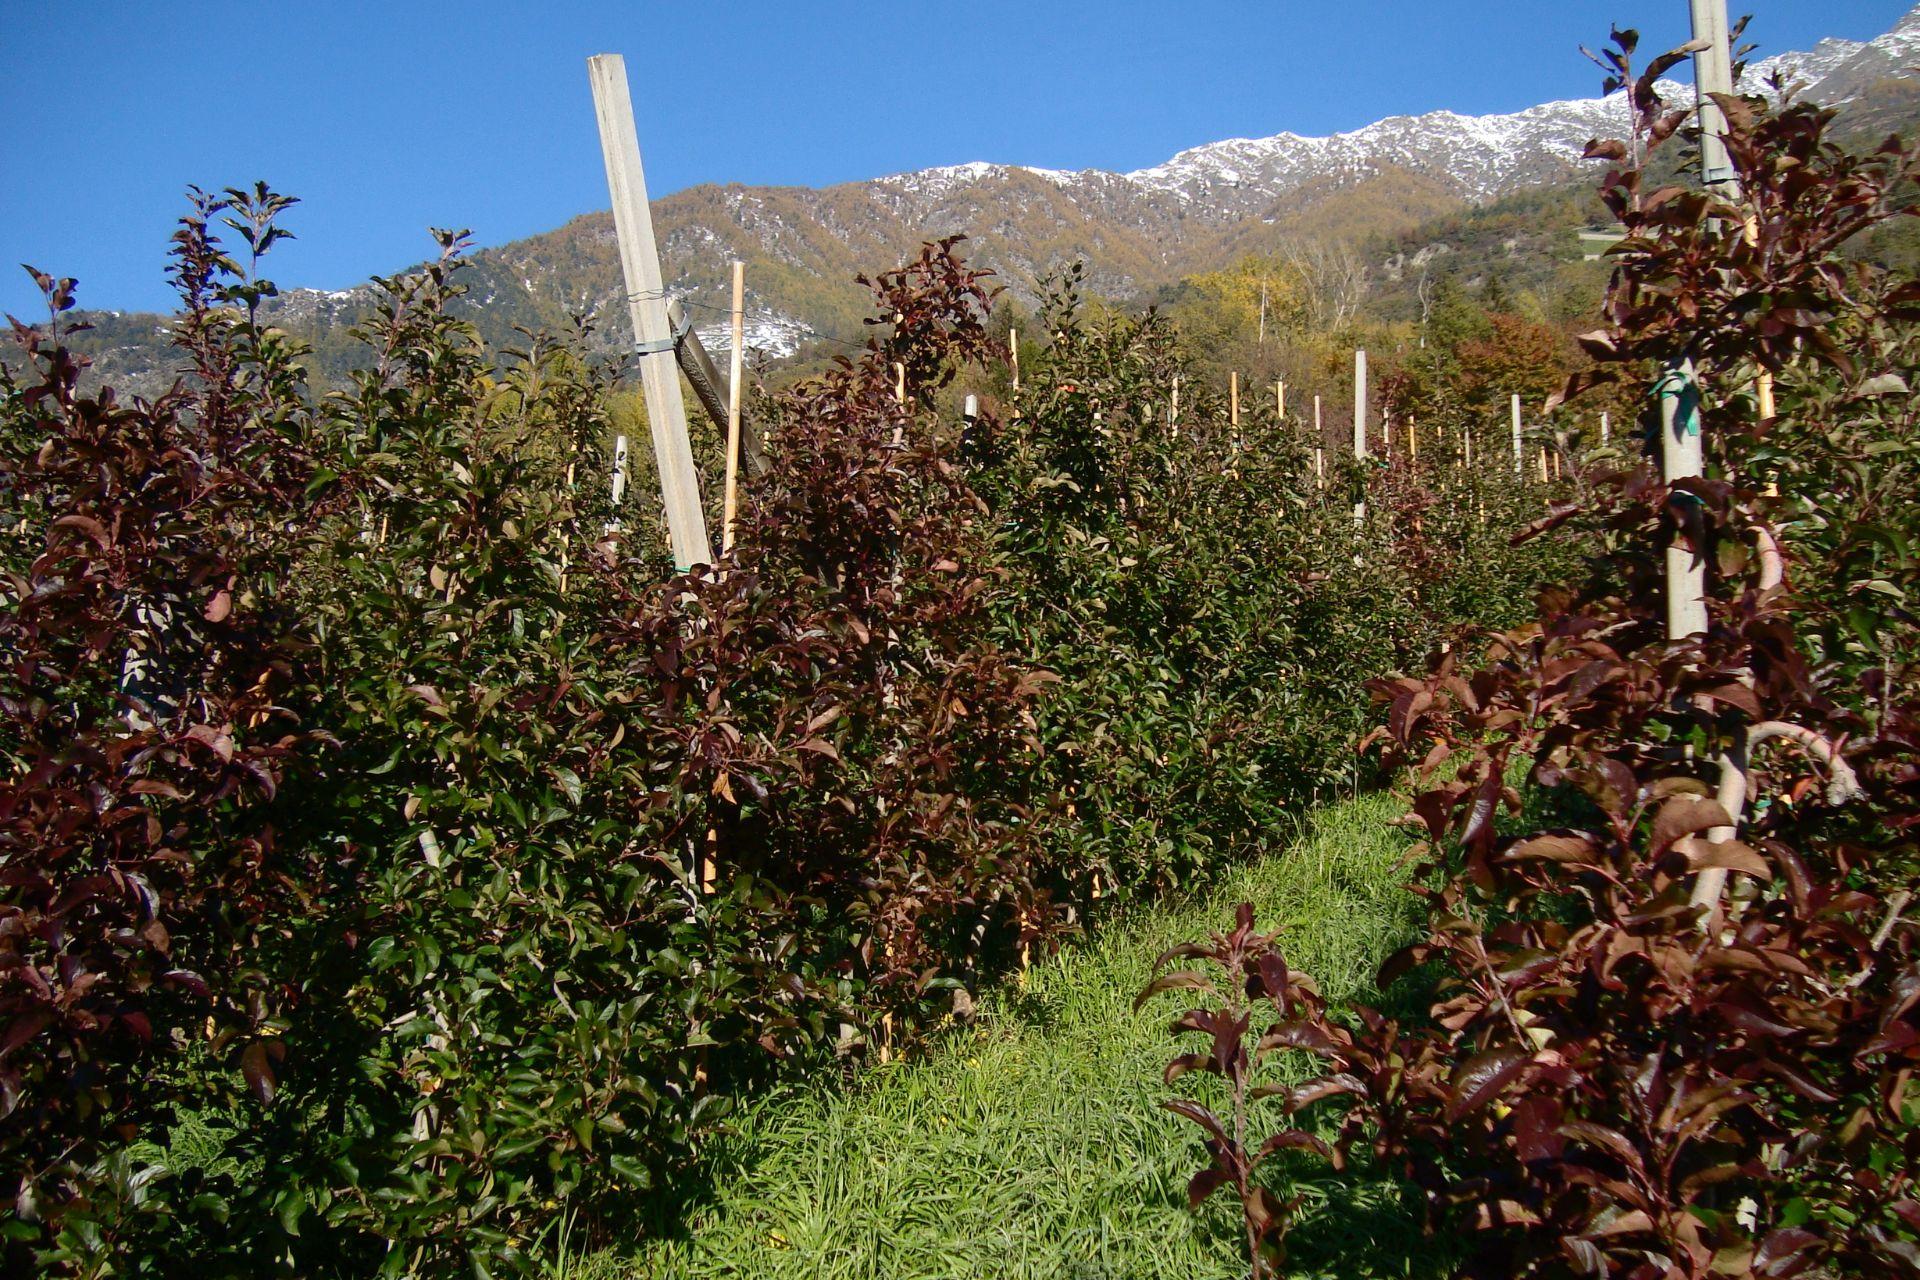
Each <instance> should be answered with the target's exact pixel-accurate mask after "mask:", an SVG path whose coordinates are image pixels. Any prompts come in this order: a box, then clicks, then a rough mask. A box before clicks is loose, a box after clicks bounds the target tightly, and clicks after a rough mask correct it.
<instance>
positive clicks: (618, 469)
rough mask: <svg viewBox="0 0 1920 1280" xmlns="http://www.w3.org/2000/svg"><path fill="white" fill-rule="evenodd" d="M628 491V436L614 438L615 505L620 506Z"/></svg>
mask: <svg viewBox="0 0 1920 1280" xmlns="http://www.w3.org/2000/svg"><path fill="white" fill-rule="evenodd" d="M626 492H627V438H626V437H625V436H615V437H614V438H613V505H614V506H616V507H617V506H619V505H620V499H621V498H623V497H625V496H626Z"/></svg>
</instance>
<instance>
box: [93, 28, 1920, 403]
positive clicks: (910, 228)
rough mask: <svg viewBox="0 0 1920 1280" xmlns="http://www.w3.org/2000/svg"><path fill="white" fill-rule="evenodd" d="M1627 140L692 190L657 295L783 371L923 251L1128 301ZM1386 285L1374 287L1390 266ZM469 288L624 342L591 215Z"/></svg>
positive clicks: (1835, 57) (1850, 74) (297, 306)
mask: <svg viewBox="0 0 1920 1280" xmlns="http://www.w3.org/2000/svg"><path fill="white" fill-rule="evenodd" d="M1916 64H1920V7H1917V8H1915V9H1914V10H1913V11H1912V12H1910V13H1909V14H1908V15H1907V16H1906V17H1904V18H1902V19H1901V20H1900V21H1899V23H1897V24H1896V25H1895V26H1894V28H1893V29H1892V30H1890V31H1888V32H1886V33H1885V34H1884V35H1881V36H1880V37H1878V38H1876V39H1874V40H1871V41H1865V42H1859V41H1852V40H1841V39H1827V40H1822V41H1820V42H1819V43H1818V44H1816V45H1815V46H1814V47H1813V48H1812V49H1809V50H1805V51H1798V52H1788V53H1781V54H1777V55H1774V56H1771V57H1768V58H1766V59H1764V60H1762V61H1758V62H1756V63H1754V64H1753V65H1752V66H1751V67H1749V68H1748V70H1747V73H1746V77H1745V79H1744V81H1743V83H1742V87H1743V88H1745V89H1747V90H1749V91H1751V92H1774V90H1773V88H1772V87H1771V86H1772V84H1773V82H1774V79H1775V77H1779V78H1780V79H1781V80H1783V81H1785V82H1787V83H1789V84H1791V85H1793V86H1797V89H1796V91H1797V92H1800V93H1802V94H1805V95H1808V96H1811V97H1812V98H1814V99H1817V100H1820V101H1823V102H1827V103H1829V104H1834V105H1846V106H1847V110H1848V112H1850V113H1851V115H1850V116H1848V117H1843V118H1850V119H1851V120H1852V127H1853V128H1855V129H1856V131H1859V132H1865V131H1867V130H1874V131H1883V130H1891V129H1898V128H1911V127H1912V125H1913V124H1914V123H1915V122H1916V121H1920V82H1902V81H1900V79H1899V77H1900V76H1901V75H1902V73H1903V72H1905V71H1906V69H1907V68H1908V67H1909V66H1913V65H1916ZM1596 74H1597V73H1596ZM1663 93H1664V96H1665V97H1666V98H1667V99H1668V100H1669V102H1671V103H1674V104H1676V105H1688V104H1690V103H1691V102H1692V100H1693V91H1692V89H1691V87H1690V86H1687V85H1682V84H1678V83H1665V84H1664V85H1663ZM1626 127H1627V121H1626V108H1625V103H1624V100H1623V98H1622V97H1621V96H1619V95H1615V96H1614V97H1612V98H1609V99H1601V98H1572V99H1567V100H1564V101H1558V102H1547V103H1542V104H1540V105H1538V106H1533V107H1528V108H1526V109H1525V110H1521V111H1515V112H1510V113H1505V114H1497V115H1482V116H1469V115H1462V114H1460V113H1458V112H1454V111H1448V110H1435V111H1431V112H1428V113H1426V114H1424V115H1416V116H1393V117H1389V118H1388V119H1385V120H1380V121H1376V122H1375V123H1373V124H1370V125H1367V126H1365V127H1364V128H1360V129H1355V130H1352V131H1350V132H1346V133H1337V134H1332V135H1330V136H1326V137H1304V136H1301V135H1299V134H1297V133H1278V134H1275V135H1273V136H1271V137H1265V138H1233V139H1228V140H1225V141H1221V142H1210V143H1207V144H1205V145H1203V146H1197V147H1193V148H1191V149H1189V150H1186V151H1182V152H1180V153H1179V154H1178V155H1175V156H1173V157H1171V158H1170V159H1168V160H1166V161H1164V162H1162V163H1160V164H1156V165H1152V166H1149V167H1147V168H1144V169H1137V170H1134V171H1133V172H1131V173H1112V172H1107V171H1104V170H1099V169H1082V170H1077V171H1067V170H1059V169H1043V168H1035V167H1031V166H1024V165H1017V164H1003V163H989V162H985V161H976V162H973V163H968V164H957V165H945V166H941V167H938V168H931V169H922V170H918V171H915V172H911V173H899V174H893V175H891V176H888V177H882V178H875V179H871V180H868V181H864V182H850V183H844V184H841V185H838V186H833V187H826V188H817V189H816V188H807V187H747V186H742V185H738V184H732V185H726V186H716V185H707V186H700V187H694V188H690V189H688V190H685V191H680V192H676V193H674V194H672V195H668V196H666V197H665V198H663V199H658V200H656V201H655V202H654V219H655V226H656V230H657V233H658V236H659V242H660V246H661V256H662V260H663V266H664V268H665V275H666V281H667V286H668V288H670V289H672V290H674V291H675V292H676V293H678V294H679V295H681V296H682V297H683V298H685V299H686V301H687V302H688V304H689V306H691V307H694V308H696V309H701V308H704V309H705V310H704V311H703V312H697V313H698V314H699V319H700V323H701V335H702V338H703V340H705V341H706V342H707V343H708V345H709V347H710V348H713V349H715V350H724V348H725V346H726V338H725V333H724V330H725V326H724V325H723V324H721V323H719V321H718V318H719V316H721V315H722V314H724V311H723V308H724V306H725V304H726V302H727V289H728V283H727V273H728V268H727V264H728V262H729V261H730V260H731V259H734V258H740V259H742V260H744V261H745V262H746V263H747V264H748V265H747V293H748V307H749V313H750V314H751V315H752V316H753V317H754V324H753V331H752V333H751V334H750V335H749V338H748V346H749V347H750V348H752V349H753V350H755V351H757V352H759V353H762V354H764V355H774V356H780V355H787V354H791V353H792V352H793V351H794V350H796V349H797V348H800V347H802V346H804V345H805V344H806V343H808V342H809V341H811V340H812V339H814V338H816V337H825V338H828V339H832V340H839V341H844V340H847V339H858V338H859V337H860V336H861V326H860V318H861V317H862V316H864V315H865V314H866V310H867V304H866V297H865V291H864V290H863V289H861V288H859V287H858V286H856V285H854V284H853V283H852V281H853V279H854V277H855V276H856V275H857V274H859V273H861V272H863V271H867V272H870V271H873V270H875V269H878V268H883V267H885V266H888V265H890V264H893V263H898V262H901V261H903V260H905V259H906V258H908V257H911V256H912V255H913V254H914V253H915V252H916V251H917V249H918V246H919V245H920V243H921V242H922V241H924V240H929V239H935V238H938V237H941V236H947V235H955V234H964V235H966V236H968V237H969V238H970V239H969V246H968V253H969V256H970V258H971V260H972V261H973V262H974V263H975V264H977V265H981V266H985V267H990V268H992V269H993V270H994V271H995V272H997V273H998V277H999V281H1000V283H1002V284H1004V285H1006V286H1007V287H1008V289H1009V290H1011V291H1012V293H1013V294H1014V296H1016V297H1018V298H1021V299H1023V300H1025V301H1029V302H1030V301H1031V300H1032V296H1033V292H1034V289H1035V282H1036V281H1037V280H1039V279H1040V278H1042V277H1044V276H1046V275H1047V274H1049V273H1051V272H1054V271H1057V270H1059V269H1060V268H1062V267H1064V266H1066V265H1067V264H1069V263H1071V262H1073V261H1075V260H1084V261H1085V262H1086V263H1087V264H1088V275H1087V284H1088V286H1089V287H1090V288H1092V289H1093V290H1095V291H1097V292H1099V293H1102V294H1105V295H1107V296H1109V297H1113V298H1118V299H1125V298H1132V297H1139V296H1141V295H1143V294H1146V293H1149V292H1151V291H1152V290H1154V289H1157V288H1160V287H1162V286H1166V285H1169V284H1172V283H1175V282H1177V281H1179V280H1180V279H1182V278H1183V277H1185V276H1188V275H1191V274H1194V273H1196V272H1203V271H1211V270H1215V269H1218V268H1220V267H1222V266H1225V265H1227V264H1229V263H1231V262H1233V261H1235V260H1238V259H1240V258H1242V257H1245V256H1246V255H1248V254H1250V253H1262V252H1264V253H1271V252H1275V251H1277V250H1280V249H1283V248H1285V247H1286V246H1287V245H1289V244H1292V243H1297V242H1300V241H1303V240H1304V241H1312V240H1321V241H1326V240H1330V239H1339V240H1344V241H1346V242H1348V243H1350V244H1358V243H1363V242H1366V241H1368V240H1369V239H1370V238H1371V239H1375V240H1378V239H1379V238H1382V237H1385V238H1389V239H1391V238H1395V237H1401V236H1404V235H1407V234H1409V233H1413V232H1414V231H1415V229H1416V228H1418V227H1421V226H1422V225H1424V224H1426V223H1427V222H1429V221H1430V220H1432V219H1434V218H1437V217H1443V216H1447V215H1451V214H1453V213H1456V212H1458V211H1460V210H1462V209H1464V208H1466V207H1468V206H1471V205H1474V204H1479V203H1483V202H1486V201H1490V200H1494V199H1497V198H1500V197H1503V196H1507V195H1510V194H1512V193H1515V192H1518V191H1522V190H1524V189H1526V188H1529V187H1533V186H1537V185H1540V184H1544V183H1552V182H1556V181H1563V180H1567V179H1570V178H1573V177H1575V176H1577V175H1578V174H1580V173H1581V172H1582V162H1581V159H1580V157H1581V155H1582V153H1583V152H1584V151H1585V149H1586V145H1587V143H1588V141H1589V140H1591V139H1593V138H1596V137H1619V136H1622V135H1623V134H1624V132H1625V131H1626ZM1434 248H1435V251H1437V252H1444V251H1445V248H1446V246H1436V247H1434ZM1382 270H1383V271H1384V272H1385V273H1386V274H1387V275H1389V276H1391V275H1392V272H1393V268H1392V266H1391V263H1388V264H1384V265H1383V267H1382ZM465 276H466V279H467V281H468V284H469V289H470V292H469V294H468V297H467V299H466V300H465V304H464V307H465V309H466V310H467V311H468V313H469V314H471V315H472V316H473V318H474V319H475V321H476V323H478V324H479V325H480V327H481V328H482V330H483V332H486V333H487V335H488V337H489V338H492V339H494V340H496V341H504V342H508V343H511V342H513V341H514V336H513V326H516V325H521V326H527V327H546V328H558V327H562V326H564V325H565V324H566V323H567V322H568V320H569V317H571V316H575V315H584V316H588V317H591V318H592V319H593V321H594V322H595V324H596V325H597V326H598V341H600V342H602V343H604V344H605V345H606V346H608V347H617V346H623V345H624V344H625V342H626V341H627V340H629V339H628V332H629V331H628V328H627V324H628V321H627V316H626V306H625V302H624V295H623V286H622V284H621V274H620V266H619V255H618V250H617V246H616V243H615V239H614V232H613V220H612V217H611V215H609V214H607V213H604V212H602V213H593V214H586V215H583V216H581V217H578V218H575V219H574V220H573V221H571V222H569V223H568V224H567V225H565V226H563V227H560V228H558V229H556V230H554V231H551V232H547V233H545V234H543V235H538V236H533V237H531V238H529V239H526V240H521V241H516V242H514V243H512V244H506V245H501V246H499V247H497V248H492V249H486V250H482V251H480V252H478V253H476V254H474V255H473V257H472V259H471V263H470V266H469V267H468V269H467V271H466V273H465ZM370 299H371V293H370V291H369V290H368V289H367V288H366V287H364V286H363V287H361V288H358V289H351V290H335V291H330V292H329V291H316V290H295V291H291V292H289V293H288V294H287V295H286V296H285V297H284V298H283V299H281V300H279V301H278V302H277V303H276V304H275V307H276V310H277V311H278V312H279V313H280V315H281V317H282V320H281V322H282V323H288V324H289V325H291V326H293V327H297V328H299V329H300V330H301V331H303V332H321V331H326V330H332V329H339V328H343V327H344V326H345V324H347V323H349V322H350V321H351V320H352V318H353V317H354V316H356V315H358V314H360V313H362V312H364V311H365V310H366V308H367V306H368V305H369V302H370ZM157 319H158V318H157V317H152V316H147V317H126V318H124V319H119V320H115V321H114V322H113V323H112V324H103V325H102V332H101V334H100V338H101V345H102V354H103V356H107V355H111V358H112V360H113V361H118V362H119V367H120V368H121V369H123V370H124V369H127V368H136V369H137V368H138V367H140V366H141V365H142V364H143V362H145V361H147V360H149V359H158V357H155V356H151V354H150V353H148V347H149V346H150V344H151V343H152V341H153V338H152V334H153V327H154V324H155V322H156V320H157ZM109 331H110V333H111V336H112V339H113V344H114V345H109V343H108V341H107V339H108V338H109V336H110V334H109ZM120 335H125V336H124V337H121V336H120Z"/></svg>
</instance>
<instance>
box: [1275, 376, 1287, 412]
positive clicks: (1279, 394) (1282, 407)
mask: <svg viewBox="0 0 1920 1280" xmlns="http://www.w3.org/2000/svg"><path fill="white" fill-rule="evenodd" d="M1273 413H1274V416H1275V417H1277V418H1281V419H1284V418H1285V417H1286V416H1287V380H1286V379H1285V378H1282V379H1280V380H1279V381H1278V382H1276V383H1274V384H1273Z"/></svg>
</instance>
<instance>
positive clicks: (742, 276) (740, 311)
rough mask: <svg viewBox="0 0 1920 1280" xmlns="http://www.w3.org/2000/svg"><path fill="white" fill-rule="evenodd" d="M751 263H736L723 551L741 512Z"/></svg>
mask: <svg viewBox="0 0 1920 1280" xmlns="http://www.w3.org/2000/svg"><path fill="white" fill-rule="evenodd" d="M746 310H747V264H746V263H744V262H739V261H736V262H735V263H734V264H733V351H732V352H731V353H730V355H729V358H728V360H727V494H726V504H725V507H724V512H725V523H724V524H723V525H722V526H721V531H720V550H721V552H722V553H723V554H724V553H725V552H728V551H731V550H733V521H734V517H735V516H736V515H738V514H739V511H740V379H741V364H740V356H741V347H742V346H744V345H745V343H746V337H747V316H746Z"/></svg>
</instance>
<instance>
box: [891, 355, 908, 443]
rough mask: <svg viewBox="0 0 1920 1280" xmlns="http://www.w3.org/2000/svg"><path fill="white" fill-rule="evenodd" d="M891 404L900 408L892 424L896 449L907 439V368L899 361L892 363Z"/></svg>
mask: <svg viewBox="0 0 1920 1280" xmlns="http://www.w3.org/2000/svg"><path fill="white" fill-rule="evenodd" d="M893 402H894V403H895V404H897V405H899V406H900V417H899V418H898V419H896V420H895V422H894V424H893V444H894V447H895V448H898V447H900V446H901V445H902V444H905V443H906V438H907V366H906V364H905V363H903V362H902V361H899V360H896V361H894V362H893Z"/></svg>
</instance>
